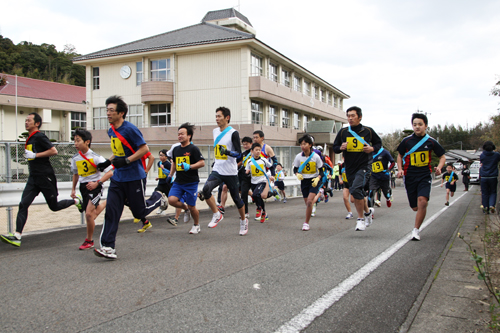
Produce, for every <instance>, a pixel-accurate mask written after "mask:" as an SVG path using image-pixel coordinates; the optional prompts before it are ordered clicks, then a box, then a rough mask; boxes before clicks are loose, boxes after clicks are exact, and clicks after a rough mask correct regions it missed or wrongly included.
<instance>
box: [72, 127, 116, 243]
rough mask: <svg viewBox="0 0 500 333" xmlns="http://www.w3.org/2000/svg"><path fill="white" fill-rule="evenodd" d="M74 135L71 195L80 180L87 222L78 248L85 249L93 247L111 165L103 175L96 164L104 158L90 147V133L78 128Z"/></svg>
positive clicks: (73, 193)
mask: <svg viewBox="0 0 500 333" xmlns="http://www.w3.org/2000/svg"><path fill="white" fill-rule="evenodd" d="M74 137H75V147H76V149H78V153H76V154H75V155H74V156H73V158H72V159H71V172H72V173H73V186H72V188H71V197H72V198H73V199H76V198H77V195H76V184H77V183H78V182H80V194H81V197H82V198H83V199H82V211H84V212H85V220H86V222H87V238H85V241H84V242H83V244H82V245H81V246H80V247H79V249H80V250H86V249H91V248H93V247H94V238H93V235H94V229H95V219H96V218H97V216H99V214H100V213H101V212H102V211H103V210H104V208H105V207H106V200H104V201H102V202H100V201H101V197H102V195H103V192H104V185H103V183H105V182H106V181H107V180H108V179H109V178H111V176H112V175H113V167H112V166H109V167H108V168H107V169H106V170H104V172H105V174H104V175H101V172H100V171H99V170H97V165H96V164H99V163H102V162H105V161H106V159H105V158H104V157H102V156H101V155H98V154H96V153H94V152H93V151H92V149H90V145H91V144H92V134H90V132H89V131H87V130H84V129H81V128H79V129H77V130H76V131H75V135H74ZM89 202H90V203H91V204H90V205H89Z"/></svg>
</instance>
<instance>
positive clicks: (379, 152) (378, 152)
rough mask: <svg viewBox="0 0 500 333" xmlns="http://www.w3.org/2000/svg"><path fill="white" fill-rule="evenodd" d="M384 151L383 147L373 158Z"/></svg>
mask: <svg viewBox="0 0 500 333" xmlns="http://www.w3.org/2000/svg"><path fill="white" fill-rule="evenodd" d="M383 151H384V147H381V148H380V150H379V151H378V153H376V154H375V155H373V159H375V158H376V157H377V156H378V155H380V154H381V153H382V152H383Z"/></svg>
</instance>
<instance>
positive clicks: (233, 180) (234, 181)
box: [203, 171, 245, 209]
mask: <svg viewBox="0 0 500 333" xmlns="http://www.w3.org/2000/svg"><path fill="white" fill-rule="evenodd" d="M222 183H224V184H226V186H227V188H228V190H229V194H231V198H232V199H233V202H234V203H235V205H236V207H237V208H238V209H240V208H241V207H243V206H244V205H245V204H244V203H243V200H241V197H240V193H239V191H240V181H239V179H238V176H237V175H234V176H223V175H220V174H219V173H218V172H216V171H212V173H211V174H210V176H209V177H208V179H207V181H206V183H205V186H203V195H204V196H205V199H210V198H211V197H212V190H213V189H214V188H216V187H217V186H219V185H220V184H222Z"/></svg>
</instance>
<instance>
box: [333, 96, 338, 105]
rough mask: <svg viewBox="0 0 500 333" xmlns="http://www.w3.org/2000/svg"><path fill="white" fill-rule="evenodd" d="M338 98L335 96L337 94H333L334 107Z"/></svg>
mask: <svg viewBox="0 0 500 333" xmlns="http://www.w3.org/2000/svg"><path fill="white" fill-rule="evenodd" d="M338 100H339V99H338V98H337V96H335V95H333V106H334V107H338V103H337V101H338Z"/></svg>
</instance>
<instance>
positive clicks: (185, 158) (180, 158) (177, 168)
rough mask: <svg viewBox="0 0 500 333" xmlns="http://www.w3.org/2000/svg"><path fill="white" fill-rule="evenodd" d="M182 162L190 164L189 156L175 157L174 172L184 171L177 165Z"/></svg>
mask: <svg viewBox="0 0 500 333" xmlns="http://www.w3.org/2000/svg"><path fill="white" fill-rule="evenodd" d="M183 162H185V163H187V164H191V162H190V158H189V156H177V157H176V158H175V170H177V171H184V167H183V166H182V165H179V164H181V163H183Z"/></svg>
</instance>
